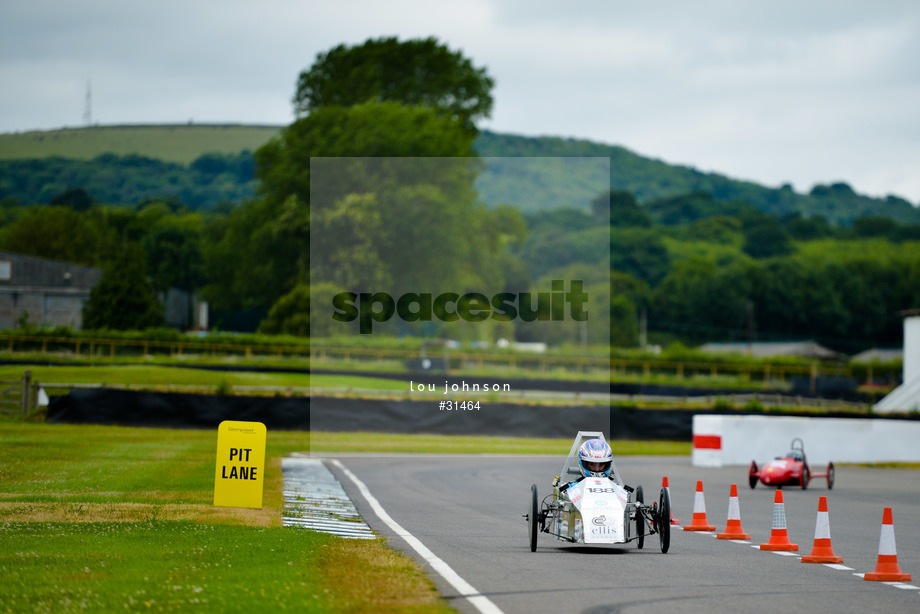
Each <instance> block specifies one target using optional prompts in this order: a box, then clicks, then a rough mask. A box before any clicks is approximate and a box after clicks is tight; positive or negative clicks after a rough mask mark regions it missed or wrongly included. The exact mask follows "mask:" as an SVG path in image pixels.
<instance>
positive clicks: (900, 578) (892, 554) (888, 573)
mask: <svg viewBox="0 0 920 614" xmlns="http://www.w3.org/2000/svg"><path fill="white" fill-rule="evenodd" d="M863 579H864V580H879V581H881V582H910V574H909V573H902V572H901V568H900V567H899V566H898V549H897V548H896V547H895V544H894V520H892V517H891V508H890V507H886V508H885V513H884V514H883V515H882V534H881V535H880V536H879V539H878V563H876V564H875V571H873V572H872V573H867V574H866V575H865V576H863Z"/></svg>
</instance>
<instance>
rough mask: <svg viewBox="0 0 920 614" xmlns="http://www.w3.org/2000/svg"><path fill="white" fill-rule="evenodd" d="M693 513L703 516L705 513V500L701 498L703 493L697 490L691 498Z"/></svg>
mask: <svg viewBox="0 0 920 614" xmlns="http://www.w3.org/2000/svg"><path fill="white" fill-rule="evenodd" d="M693 513H694V514H705V513H706V499H704V498H703V493H702V492H700V491H699V490H698V491H696V495H694V497H693Z"/></svg>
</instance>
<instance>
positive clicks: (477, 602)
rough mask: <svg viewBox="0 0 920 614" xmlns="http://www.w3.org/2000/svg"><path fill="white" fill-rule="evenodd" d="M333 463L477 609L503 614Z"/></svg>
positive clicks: (392, 528)
mask: <svg viewBox="0 0 920 614" xmlns="http://www.w3.org/2000/svg"><path fill="white" fill-rule="evenodd" d="M331 462H332V464H334V465H335V466H336V467H338V468H339V469H340V470H341V471H342V473H344V474H345V476H346V477H348V479H349V480H351V481H352V482H353V483H354V485H355V486H357V487H358V490H359V491H360V492H361V494H362V495H363V496H364V498H365V499H367V502H368V504H369V505H370V506H371V509H373V510H374V513H375V514H377V516H378V517H379V518H380V520H382V521H383V522H384V524H386V525H387V526H388V527H390V529H391V530H392V531H393V532H394V533H396V534H397V535H399V536H400V537H402V538H403V539H404V540H406V543H408V544H409V545H410V546H412V549H413V550H415V551H416V552H417V553H418V554H419V556H421V557H422V558H423V559H424V560H425V561H426V562H427V563H428V564H429V565H431V567H432V568H433V569H434V570H435V571H437V572H438V573H439V574H440V575H441V577H442V578H444V579H445V580H447V582H448V583H449V584H450V585H451V586H453V587H454V588H455V589H456V590H457V592H458V593H460V594H461V595H463V596H464V597H466V599H467V600H468V601H469V602H470V604H472V605H473V607H475V608H476V609H477V610H479V611H480V612H482V614H503V612H502V611H501V609H499V607H498V606H497V605H495V604H494V603H492V600H491V599H489V598H488V597H486V596H485V595H483V594H481V593H480V592H479V591H477V590H476V589H475V588H474V587H473V586H472V585H471V584H470V583H469V582H467V581H466V580H464V579H463V578H462V577H460V574H458V573H457V572H456V571H454V570H453V569H452V568H451V567H450V565H448V564H447V563H445V562H444V561H443V560H441V559H440V558H438V556H437V555H436V554H435V553H434V552H432V551H431V550H429V549H428V547H427V546H426V545H425V544H423V543H422V542H421V541H420V540H419V539H418V538H417V537H415V536H414V535H412V534H411V533H409V532H408V531H407V530H405V529H404V528H402V527H401V526H400V525H399V523H397V522H396V521H395V520H393V518H392V517H391V516H390V515H389V514H388V513H387V511H386V510H385V509H383V506H382V505H380V502H379V501H377V499H376V497H374V495H372V494H371V491H370V490H369V489H368V488H367V486H366V485H365V484H364V482H362V481H361V480H360V479H359V478H358V476H356V475H355V474H354V473H352V472H351V470H349V469H348V467H346V466H345V465H343V464H342V463H341V462H340V461H339V460H338V459H332V461H331Z"/></svg>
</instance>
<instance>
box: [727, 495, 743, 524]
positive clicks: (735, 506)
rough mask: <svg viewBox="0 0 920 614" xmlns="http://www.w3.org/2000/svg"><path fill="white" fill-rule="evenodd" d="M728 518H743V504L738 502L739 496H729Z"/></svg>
mask: <svg viewBox="0 0 920 614" xmlns="http://www.w3.org/2000/svg"><path fill="white" fill-rule="evenodd" d="M728 519H729V520H741V504H740V503H738V497H729V498H728Z"/></svg>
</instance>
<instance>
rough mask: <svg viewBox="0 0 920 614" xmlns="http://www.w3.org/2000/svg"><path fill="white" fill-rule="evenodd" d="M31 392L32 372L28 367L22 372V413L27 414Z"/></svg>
mask: <svg viewBox="0 0 920 614" xmlns="http://www.w3.org/2000/svg"><path fill="white" fill-rule="evenodd" d="M31 392H32V372H31V371H29V370H28V369H26V370H25V372H24V373H23V374H22V415H24V416H25V415H28V414H29V401H30V399H31V396H32V394H31Z"/></svg>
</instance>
